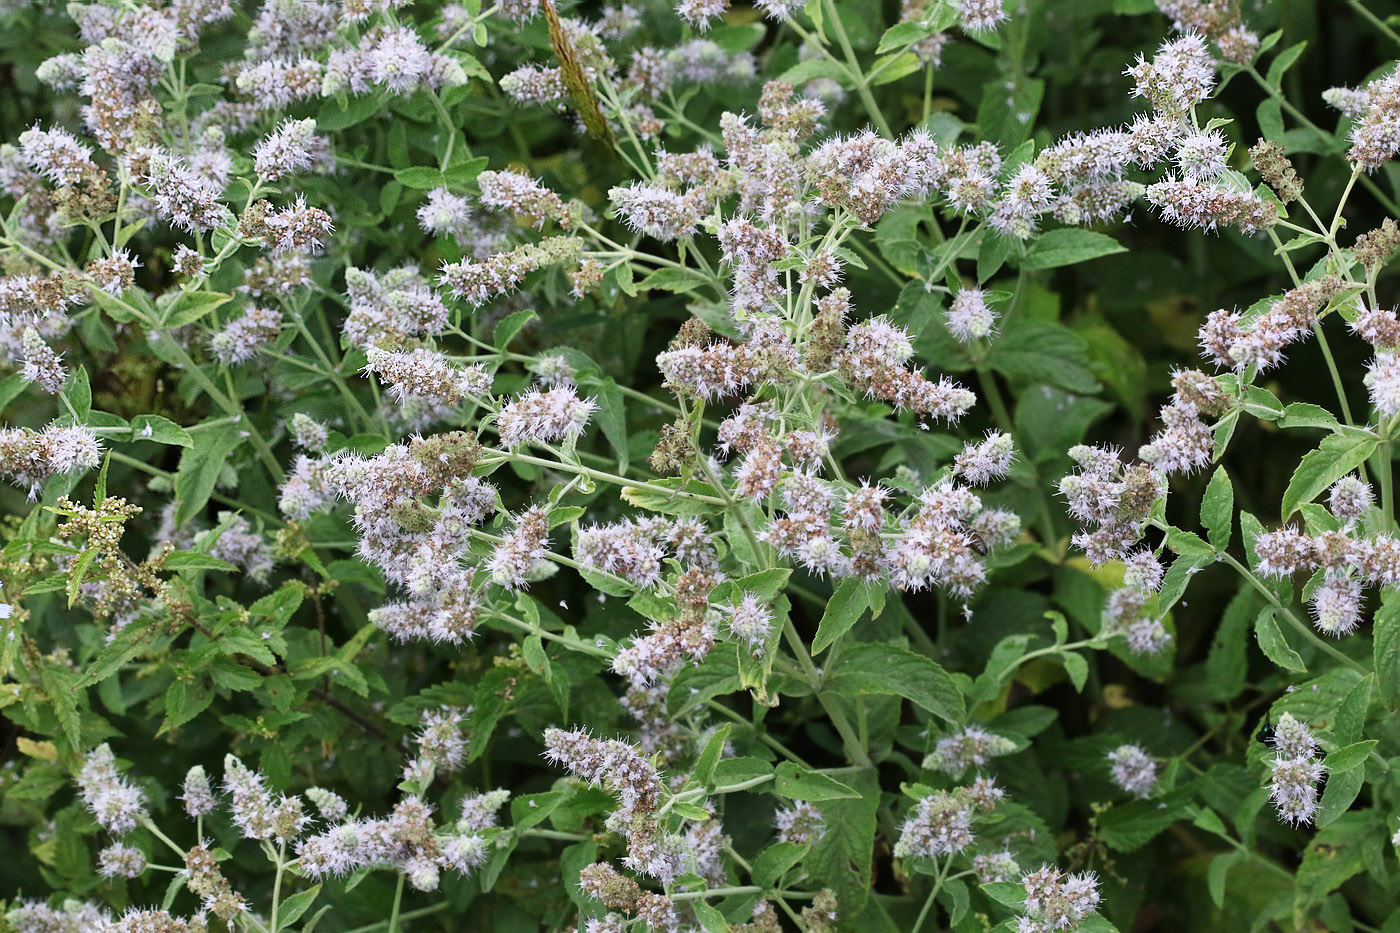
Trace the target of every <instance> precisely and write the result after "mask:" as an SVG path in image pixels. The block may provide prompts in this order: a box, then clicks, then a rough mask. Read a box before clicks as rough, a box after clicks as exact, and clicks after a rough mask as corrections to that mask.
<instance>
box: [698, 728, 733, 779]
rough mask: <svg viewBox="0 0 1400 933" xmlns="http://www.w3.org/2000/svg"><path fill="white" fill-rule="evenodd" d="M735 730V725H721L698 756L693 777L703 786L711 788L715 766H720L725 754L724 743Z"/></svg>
mask: <svg viewBox="0 0 1400 933" xmlns="http://www.w3.org/2000/svg"><path fill="white" fill-rule="evenodd" d="M733 729H734V724H733V723H729V722H726V723H723V724H722V725H720V727H719V728H717V729H716V730H715V731H714V733H713V734H711V736H710V738H709V739H708V740H707V741H706V742H705V747H704V748H703V749H701V750H700V754H699V755H697V756H696V758H695V767H694V768H693V769H692V771H691V775H692V776H693V777H694V778H695V780H697V781H699V782H700V783H701V784H704V785H706V786H711V782H712V780H713V778H714V774H715V765H717V764H719V759H720V755H721V754H723V753H724V743H725V742H727V741H728V740H729V733H730V732H731V731H733Z"/></svg>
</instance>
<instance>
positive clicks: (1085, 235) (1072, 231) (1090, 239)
mask: <svg viewBox="0 0 1400 933" xmlns="http://www.w3.org/2000/svg"><path fill="white" fill-rule="evenodd" d="M1127 251H1128V249H1127V247H1125V246H1123V245H1122V244H1121V243H1119V242H1118V241H1117V240H1115V239H1113V237H1111V236H1106V235H1104V234H1102V233H1095V232H1094V231H1092V230H1081V229H1079V228H1078V227H1065V228H1063V229H1060V230H1051V231H1049V232H1048V233H1045V234H1042V235H1041V236H1040V237H1039V238H1038V239H1037V240H1036V241H1035V242H1034V243H1032V244H1031V248H1030V249H1029V250H1028V251H1027V252H1026V258H1025V259H1023V260H1022V261H1021V268H1022V269H1055V268H1058V267H1059V266H1072V265H1074V264H1075V263H1079V262H1087V261H1088V260H1090V259H1097V258H1099V257H1100V256H1111V255H1113V254H1114V253H1126V252H1127Z"/></svg>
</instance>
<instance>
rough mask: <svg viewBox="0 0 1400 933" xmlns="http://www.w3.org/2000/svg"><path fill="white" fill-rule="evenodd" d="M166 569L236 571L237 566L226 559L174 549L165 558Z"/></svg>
mask: <svg viewBox="0 0 1400 933" xmlns="http://www.w3.org/2000/svg"><path fill="white" fill-rule="evenodd" d="M164 569H166V570H223V571H225V572H228V573H236V572H237V571H238V568H237V567H235V566H234V565H233V564H230V563H229V562H228V561H226V560H220V559H219V558H217V557H213V556H211V555H209V554H196V553H195V552H193V551H176V552H174V553H173V554H170V555H168V556H167V557H166V558H165V564H164Z"/></svg>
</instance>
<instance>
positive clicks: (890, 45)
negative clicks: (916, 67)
mask: <svg viewBox="0 0 1400 933" xmlns="http://www.w3.org/2000/svg"><path fill="white" fill-rule="evenodd" d="M932 32H933V30H931V29H929V27H928V26H925V25H924V24H923V23H896V24H895V25H893V26H891V27H890V28H889V29H886V30H885V34H884V35H883V36H881V37H880V44H879V45H878V46H876V47H875V54H876V55H884V54H885V53H886V52H890V51H893V50H894V49H898V48H903V47H904V46H906V45H913V44H914V43H915V42H918V41H920V40H922V39H927V38H928V37H929V36H930V35H931V34H932Z"/></svg>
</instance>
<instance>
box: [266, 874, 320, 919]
mask: <svg viewBox="0 0 1400 933" xmlns="http://www.w3.org/2000/svg"><path fill="white" fill-rule="evenodd" d="M320 893H321V886H320V885H319V884H318V885H315V886H314V887H310V888H307V889H306V890H305V891H302V892H301V893H300V894H293V895H292V896H291V897H289V898H287V899H286V900H285V901H283V902H282V906H281V907H279V908H278V909H277V926H278V929H290V928H291V925H292V924H294V923H296V922H297V921H298V920H300V919H301V916H302V914H304V913H306V911H307V910H308V909H309V908H310V907H311V903H312V902H313V901H315V900H316V895H318V894H320Z"/></svg>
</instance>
